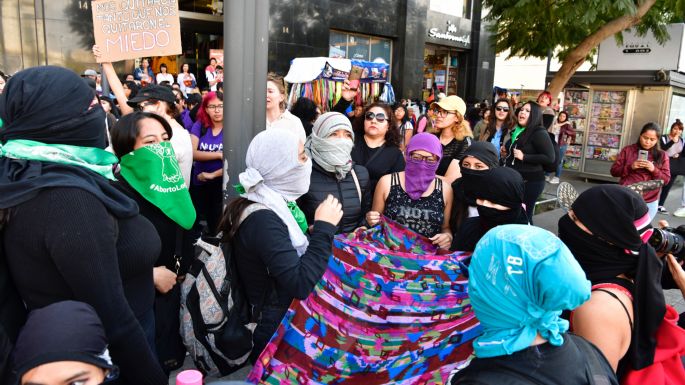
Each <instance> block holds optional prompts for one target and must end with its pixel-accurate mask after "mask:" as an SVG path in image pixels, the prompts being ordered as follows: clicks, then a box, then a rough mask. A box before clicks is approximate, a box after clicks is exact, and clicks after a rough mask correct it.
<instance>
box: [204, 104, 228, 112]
mask: <svg viewBox="0 0 685 385" xmlns="http://www.w3.org/2000/svg"><path fill="white" fill-rule="evenodd" d="M207 109H208V110H214V111H217V110H223V109H224V105H223V104H210V105H208V106H207Z"/></svg>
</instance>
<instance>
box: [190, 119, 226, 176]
mask: <svg viewBox="0 0 685 385" xmlns="http://www.w3.org/2000/svg"><path fill="white" fill-rule="evenodd" d="M190 135H194V136H195V137H197V138H199V139H200V142H199V143H198V144H197V149H198V150H200V151H207V152H218V151H223V149H224V142H223V140H224V131H223V130H221V132H219V135H217V136H214V135H212V130H211V129H207V131H206V132H205V134H204V135H202V124H201V123H200V121H199V120H198V121H197V122H195V124H194V125H193V127H192V128H191V129H190ZM221 166H222V162H221V161H220V160H218V159H217V160H209V161H205V162H200V161H195V162H193V179H192V184H194V185H199V184H204V182H200V181H199V180H197V175H198V174H199V173H201V172H214V171H216V170H218V169H220V168H221Z"/></svg>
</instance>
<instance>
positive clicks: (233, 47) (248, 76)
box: [223, 0, 269, 198]
mask: <svg viewBox="0 0 685 385" xmlns="http://www.w3.org/2000/svg"><path fill="white" fill-rule="evenodd" d="M224 4H225V5H226V6H227V7H226V8H225V9H224V74H225V77H224V79H225V80H224V130H223V137H224V165H225V166H226V168H227V170H226V171H227V172H226V173H224V182H226V183H225V185H226V186H227V188H226V196H228V197H229V198H231V197H235V196H237V194H236V192H235V191H234V189H233V187H232V186H233V185H235V184H237V183H238V175H239V174H240V173H241V172H243V171H244V170H245V154H246V152H247V147H248V146H249V144H250V141H251V140H252V138H253V137H254V136H255V135H256V134H257V133H259V132H260V131H263V130H264V129H265V128H266V72H267V59H268V56H267V55H268V48H269V0H231V1H226V2H224ZM227 177H228V180H227V179H226V178H227Z"/></svg>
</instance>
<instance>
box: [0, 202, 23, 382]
mask: <svg viewBox="0 0 685 385" xmlns="http://www.w3.org/2000/svg"><path fill="white" fill-rule="evenodd" d="M8 215H9V210H2V209H0V383H3V384H10V383H12V377H11V375H12V373H11V372H12V362H11V357H10V355H11V353H12V349H13V348H14V344H15V343H16V342H17V336H18V335H19V330H21V327H22V326H24V323H25V322H26V314H27V311H26V306H24V302H23V301H22V300H21V297H20V296H19V291H18V290H17V288H16V286H15V285H14V281H13V280H12V276H11V275H10V272H9V268H8V266H7V261H6V260H5V249H4V245H3V242H2V230H3V229H4V225H5V224H6V223H7V216H8Z"/></svg>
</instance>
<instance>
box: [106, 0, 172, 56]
mask: <svg viewBox="0 0 685 385" xmlns="http://www.w3.org/2000/svg"><path fill="white" fill-rule="evenodd" d="M92 9H93V28H94V33H95V44H97V45H98V46H100V50H101V51H102V57H101V58H100V61H103V62H110V61H117V60H124V59H133V58H137V57H143V56H167V55H178V54H180V53H181V52H182V50H181V25H180V21H179V14H178V1H177V0H94V1H93V4H92Z"/></svg>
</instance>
